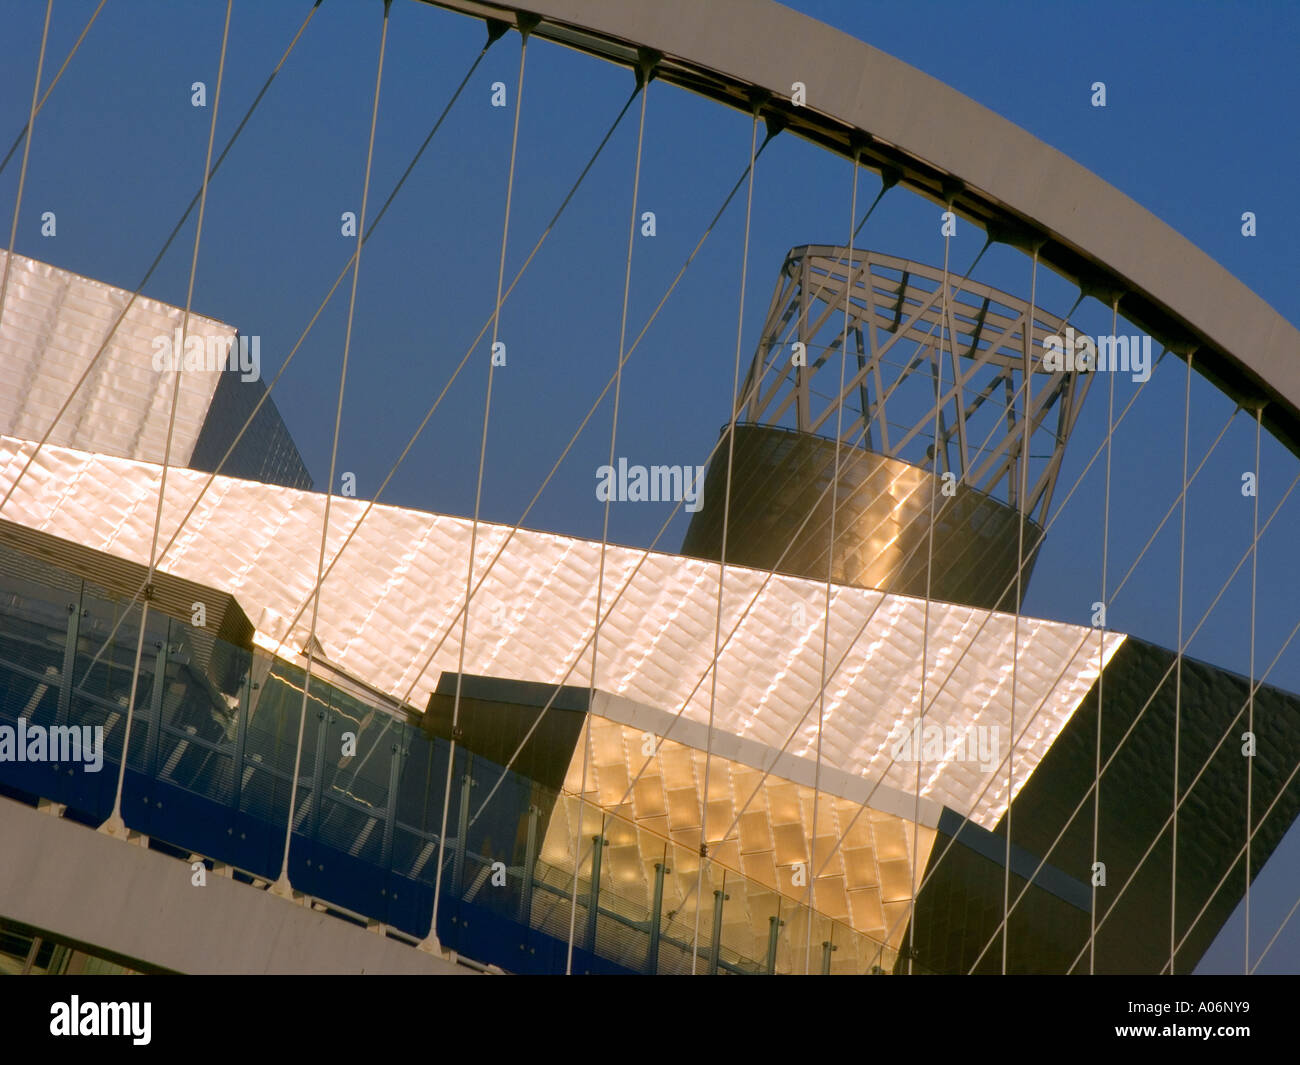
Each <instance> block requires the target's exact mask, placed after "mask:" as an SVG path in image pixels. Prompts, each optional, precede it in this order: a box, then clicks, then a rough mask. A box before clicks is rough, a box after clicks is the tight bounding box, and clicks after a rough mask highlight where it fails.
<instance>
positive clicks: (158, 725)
mask: <svg viewBox="0 0 1300 1065" xmlns="http://www.w3.org/2000/svg"><path fill="white" fill-rule="evenodd" d="M170 638H171V626H170V625H168V631H167V634H166V635H165V636H164V637H163V642H162V643H161V644H160V645H159V647H158V655H157V657H156V658H155V659H154V673H153V691H152V692H151V693H150V697H149V714H150V721H149V758H148V760H147V762H146V765H148V767H149V770H148V772H149V776H150V778H151V779H156V778H157V776H158V743H159V740H160V738H161V734H162V712H163V689H164V687H166V681H167V651H168V649H169V648H168V641H169V640H170Z"/></svg>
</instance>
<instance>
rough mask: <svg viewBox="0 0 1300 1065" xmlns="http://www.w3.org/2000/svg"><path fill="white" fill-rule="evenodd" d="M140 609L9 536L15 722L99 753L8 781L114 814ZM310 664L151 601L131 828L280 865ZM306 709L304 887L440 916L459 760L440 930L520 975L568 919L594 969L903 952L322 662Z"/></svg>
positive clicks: (424, 920)
mask: <svg viewBox="0 0 1300 1065" xmlns="http://www.w3.org/2000/svg"><path fill="white" fill-rule="evenodd" d="M138 624H139V611H138V609H136V608H133V609H131V610H127V609H126V603H125V601H124V600H123V599H122V598H121V597H115V596H114V595H111V594H109V593H108V592H105V591H104V590H103V589H100V588H97V587H96V586H95V585H94V584H93V583H91V582H89V581H87V580H84V579H82V578H80V577H78V576H76V575H75V574H72V573H70V572H67V571H65V570H62V569H59V568H57V567H55V566H53V565H51V564H48V563H46V562H43V561H39V560H36V559H34V558H31V557H29V556H27V555H24V554H21V553H19V552H16V551H14V550H12V549H10V548H7V547H0V726H8V727H11V728H13V729H15V730H17V729H19V728H28V729H30V728H32V727H35V726H40V727H41V728H45V729H50V728H51V727H54V726H62V727H65V728H67V727H70V726H90V727H91V728H92V729H93V728H95V727H96V726H98V727H100V728H102V730H103V731H102V736H103V752H102V753H103V761H102V766H101V768H100V769H99V770H98V771H96V772H88V771H86V767H85V766H83V765H75V764H69V763H67V762H57V761H49V760H43V761H25V760H24V761H19V760H16V759H13V760H0V794H4V795H6V796H8V797H9V798H11V799H18V800H20V801H25V802H28V803H36V802H37V801H39V800H47V801H50V802H54V803H58V804H62V805H64V806H66V811H65V813H64V816H65V817H68V818H71V819H74V820H77V821H80V822H82V823H85V824H88V825H99V824H101V823H102V822H103V821H104V820H105V819H106V818H107V817H108V815H109V814H110V813H111V811H112V807H113V799H114V789H115V786H116V780H117V774H118V767H119V765H120V759H121V755H122V743H123V737H124V734H125V732H126V710H127V703H128V699H129V694H130V689H131V675H132V667H133V663H134V657H135V648H136V641H137V638H138V635H139V629H138ZM324 668H326V667H322V669H324ZM304 680H305V675H304V671H303V670H302V669H301V668H300V667H298V666H295V665H292V664H290V663H287V662H285V661H283V660H281V659H278V658H274V657H272V656H270V655H268V654H266V653H265V652H263V651H261V650H258V649H253V648H251V647H239V646H236V645H233V644H230V643H227V642H225V641H222V640H219V639H216V638H214V637H212V636H210V635H209V634H208V633H207V632H206V631H205V630H203V629H201V628H197V629H196V628H194V627H192V626H190V625H187V624H184V623H182V622H180V621H178V620H176V619H173V618H169V617H167V616H164V615H162V614H159V613H156V612H152V611H151V612H150V616H149V620H148V623H147V629H146V632H145V634H144V654H143V656H142V660H141V667H140V674H139V680H138V684H137V688H136V699H135V709H134V714H133V719H132V725H131V740H130V750H129V752H128V754H127V768H126V773H125V780H124V785H123V793H122V816H123V819H124V820H125V822H126V824H127V825H128V826H129V827H130V828H131V829H133V830H135V831H137V832H139V833H142V834H143V835H145V836H148V837H149V839H150V846H151V847H153V848H154V849H157V850H161V851H164V852H166V853H172V854H174V855H176V856H177V857H179V858H183V859H186V860H188V859H189V857H190V855H191V854H197V855H200V856H202V857H204V858H206V859H209V860H210V861H212V862H219V863H222V864H224V865H227V866H230V867H231V869H232V871H233V875H234V876H235V877H236V878H237V879H240V880H242V881H244V882H245V883H247V884H249V885H255V886H257V887H266V886H267V884H268V883H269V882H271V881H273V880H275V879H276V878H277V877H278V876H279V872H280V867H281V862H282V860H283V853H284V852H283V846H284V838H285V828H286V822H287V820H288V816H289V803H290V794H291V792H292V791H293V767H294V757H295V751H296V744H297V738H298V729H299V722H300V715H301V711H302V707H303V688H304ZM306 706H307V713H306V719H305V722H304V730H303V746H302V759H301V766H300V771H299V777H298V788H297V792H296V801H295V803H294V813H293V832H292V836H291V843H290V850H289V863H288V865H289V874H290V879H291V881H292V883H293V886H294V888H295V890H296V891H298V892H301V893H303V894H305V895H308V896H310V897H312V898H313V899H314V900H316V901H317V902H319V903H321V904H323V905H324V906H325V907H326V908H328V909H329V910H330V911H331V912H333V913H334V914H335V915H336V916H339V917H340V918H342V919H345V920H351V921H354V922H357V923H363V924H364V923H369V922H378V923H381V924H383V925H385V926H387V927H388V928H389V929H390V930H391V931H395V932H398V933H402V934H405V935H406V936H408V937H410V938H411V939H412V940H418V939H421V938H423V937H424V936H425V935H426V934H427V933H428V931H429V926H430V918H431V915H432V911H433V899H434V887H435V879H436V873H437V855H438V850H439V832H440V829H441V824H440V822H441V817H442V807H443V795H444V789H445V788H446V787H447V775H448V772H449V771H450V773H451V802H450V805H449V808H448V817H447V829H446V838H445V842H444V844H443V871H442V885H441V896H440V906H439V912H438V925H437V931H438V936H439V939H440V941H441V942H442V943H443V944H444V945H445V946H447V947H450V948H452V949H455V950H457V951H458V952H460V953H461V954H464V955H465V956H467V957H470V958H474V959H476V960H478V961H481V962H484V963H488V964H496V965H498V966H500V967H501V968H502V969H505V970H507V971H515V972H537V973H547V972H563V971H565V969H566V965H567V964H568V939H569V929H570V924H571V923H572V924H573V927H574V936H573V939H574V951H573V959H572V967H573V970H574V971H575V972H591V973H680V972H691V971H696V972H701V973H703V972H719V973H737V974H745V973H753V974H762V973H789V972H803V971H806V970H807V971H812V972H823V971H825V972H859V973H870V972H888V971H891V970H892V969H893V968H894V965H895V963H896V960H897V954H896V952H895V951H893V950H891V949H890V948H889V947H888V946H887V945H886V944H885V943H883V942H881V941H878V940H876V939H873V938H872V937H870V936H866V935H863V934H862V933H860V932H855V931H854V930H853V929H852V928H851V927H849V926H848V925H847V924H846V923H844V922H841V921H835V920H831V919H830V918H828V917H826V916H825V915H823V914H820V913H815V912H812V911H811V910H809V909H808V908H807V907H806V906H804V905H802V904H801V902H800V901H799V899H798V898H796V897H794V896H792V895H790V894H784V893H782V892H780V891H777V890H774V889H773V887H772V885H771V884H769V883H763V882H760V881H755V880H751V879H749V878H747V877H745V876H743V875H741V874H740V873H738V872H736V871H735V870H733V869H729V868H724V867H723V866H722V865H720V864H718V863H716V862H713V861H711V860H710V859H708V858H702V857H701V856H700V855H699V853H698V851H697V850H693V849H691V848H689V847H685V846H682V845H680V844H679V843H677V842H674V841H672V840H670V839H669V838H667V837H666V836H662V835H657V834H655V833H653V832H651V831H650V830H649V829H647V828H646V827H645V826H643V825H638V824H637V823H636V822H635V821H634V820H632V819H630V818H625V817H622V816H619V815H618V814H617V813H615V812H612V811H609V810H605V809H602V808H601V807H600V806H599V805H596V804H595V803H593V802H590V801H587V800H586V799H585V798H583V797H580V796H578V795H575V794H569V793H565V792H563V791H561V790H560V789H557V788H555V787H551V786H547V785H546V784H543V783H541V782H539V781H537V780H535V779H533V778H531V777H529V776H525V775H522V774H520V773H517V772H514V771H513V770H506V769H504V768H503V767H502V766H501V765H500V764H499V763H498V762H495V761H492V760H491V759H489V758H486V757H484V756H482V755H479V754H475V753H473V752H471V751H469V750H468V749H466V747H465V746H464V745H460V746H458V747H457V749H456V752H455V761H454V764H453V763H452V761H451V757H450V755H451V746H450V743H449V742H448V741H447V740H446V739H444V738H443V737H440V736H437V735H432V734H431V733H430V731H429V730H428V729H426V728H424V727H422V722H421V720H420V715H418V714H416V713H412V712H404V711H402V710H401V709H400V708H395V707H393V706H391V705H388V704H387V702H386V700H385V699H384V698H383V697H381V696H378V695H373V694H371V693H368V692H367V691H366V690H365V689H363V688H362V687H361V686H359V685H357V684H354V683H352V682H350V681H348V680H347V678H344V677H335V676H332V675H331V676H328V677H324V676H320V675H317V674H316V673H315V672H314V673H313V676H312V678H311V682H310V685H309V687H308V698H307V701H306ZM20 718H21V719H23V723H22V724H20V721H19V719H20ZM575 836H577V837H579V838H581V840H582V846H581V847H580V848H579V849H578V853H579V861H578V869H577V876H576V891H575V876H574V861H573V857H572V856H573V854H574V848H572V847H570V846H566V845H564V841H565V840H571V839H573V838H574V837H575ZM628 855H635V856H638V857H637V859H636V860H637V861H643V862H644V864H645V865H646V869H645V873H646V875H645V876H644V877H636V878H633V879H635V881H636V882H635V883H633V882H631V879H629V878H628V877H627V876H626V875H625V874H626V870H627V869H628V868H629V865H628V861H627V856H628ZM620 859H621V860H620ZM646 885H649V887H648V888H647V886H646ZM250 890H252V887H251V886H250ZM575 898H576V903H575ZM697 925H698V928H699V936H698V940H697V939H696V928H697ZM693 942H698V944H699V945H698V947H696V948H694V949H693V948H692V943H693Z"/></svg>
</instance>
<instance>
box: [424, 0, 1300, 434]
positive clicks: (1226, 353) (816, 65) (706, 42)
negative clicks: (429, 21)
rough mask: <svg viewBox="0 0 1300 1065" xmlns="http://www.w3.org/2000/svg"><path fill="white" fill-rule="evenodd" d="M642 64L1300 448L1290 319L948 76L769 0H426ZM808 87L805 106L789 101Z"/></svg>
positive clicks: (1297, 372)
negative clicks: (825, 152)
mask: <svg viewBox="0 0 1300 1065" xmlns="http://www.w3.org/2000/svg"><path fill="white" fill-rule="evenodd" d="M424 2H426V3H430V4H433V5H435V6H437V7H441V8H446V9H449V10H453V11H459V12H462V13H464V14H468V15H473V16H477V17H480V18H485V19H497V20H501V21H504V22H507V23H509V24H511V25H517V24H518V19H519V16H521V15H523V16H525V17H528V16H533V17H536V18H539V19H540V21H539V22H538V24H537V25H536V27H535V28H534V29H532V31H531V32H532V33H533V34H535V35H537V36H540V37H543V38H546V39H548V40H552V41H555V42H558V43H561V44H564V45H567V46H570V47H573V48H576V49H578V50H580V51H584V52H587V53H589V54H591V55H595V56H599V57H601V58H603V59H606V60H609V61H612V62H616V63H620V64H623V65H627V66H632V65H635V63H636V61H637V53H638V49H643V48H644V49H650V50H652V51H654V52H657V53H659V54H660V55H661V56H662V57H663V58H662V60H661V61H660V63H659V66H658V67H657V68H656V77H657V78H659V80H662V81H667V82H669V83H671V84H675V85H679V86H681V87H684V88H687V89H690V90H692V91H694V92H698V93H701V94H703V95H706V96H709V97H712V98H714V99H716V100H718V101H720V102H723V103H726V104H728V105H730V106H733V107H737V108H740V109H743V110H749V109H750V108H751V107H753V106H756V105H758V104H761V106H762V114H763V115H764V117H765V118H767V119H768V120H769V121H770V122H775V123H778V124H781V125H784V126H785V127H786V128H788V129H789V130H790V131H791V132H793V133H796V134H798V135H799V136H802V137H806V138H808V139H810V140H813V141H816V142H817V143H820V144H822V145H823V146H824V147H826V148H828V149H830V150H832V151H835V152H838V153H839V154H842V155H845V156H851V155H852V153H853V151H854V149H855V147H857V148H860V149H861V151H862V157H861V158H862V162H863V165H864V166H867V167H870V168H872V169H874V170H877V171H880V170H892V171H893V172H895V173H896V174H897V176H898V177H899V180H900V182H901V183H902V184H904V185H906V186H907V187H908V188H910V189H911V190H913V191H914V192H916V193H918V194H920V195H923V196H926V197H928V198H929V199H931V200H934V201H935V202H937V203H944V204H949V203H950V204H951V205H952V209H953V210H954V211H956V212H957V213H958V214H960V215H962V216H963V217H965V218H967V219H968V220H970V221H973V222H975V223H976V224H978V225H980V226H981V227H983V228H984V229H985V230H987V232H988V234H989V236H990V237H992V238H993V239H994V240H997V241H1001V242H1004V243H1009V244H1014V245H1016V246H1019V247H1022V248H1031V247H1033V246H1035V245H1040V250H1039V258H1040V259H1041V260H1042V262H1044V263H1045V264H1047V265H1048V266H1050V267H1051V268H1052V269H1054V270H1055V271H1056V272H1058V273H1060V274H1061V275H1063V276H1064V277H1066V278H1069V279H1070V280H1071V281H1073V282H1075V283H1076V284H1078V285H1079V286H1080V287H1081V288H1082V289H1083V290H1084V291H1085V292H1087V293H1088V294H1090V295H1093V296H1096V297H1097V298H1099V299H1100V300H1102V302H1104V303H1109V302H1110V300H1111V298H1112V296H1113V295H1118V296H1119V297H1120V302H1119V308H1120V312H1121V313H1122V314H1123V315H1124V317H1125V318H1127V319H1128V320H1129V321H1131V322H1133V323H1134V324H1135V325H1137V326H1139V327H1140V328H1142V329H1144V330H1146V331H1147V332H1149V333H1150V334H1151V335H1152V336H1153V337H1155V338H1156V339H1157V340H1159V341H1160V342H1161V343H1163V344H1166V345H1168V346H1169V347H1170V348H1171V349H1172V350H1173V351H1174V352H1176V353H1177V354H1180V355H1184V356H1185V355H1187V354H1188V353H1189V352H1193V351H1194V352H1195V358H1196V368H1197V370H1198V371H1199V372H1200V373H1202V374H1204V375H1205V376H1206V377H1207V378H1209V379H1210V380H1211V381H1212V382H1214V384H1215V385H1217V386H1218V387H1219V388H1220V389H1222V390H1223V391H1224V392H1225V393H1226V394H1227V395H1229V396H1231V397H1232V398H1233V399H1234V400H1236V401H1237V402H1239V403H1241V404H1242V405H1243V406H1255V405H1258V404H1266V406H1265V408H1264V412H1263V422H1264V425H1265V427H1266V428H1267V429H1268V430H1269V431H1270V432H1271V433H1272V434H1273V435H1274V436H1276V437H1277V438H1278V439H1279V440H1280V441H1281V442H1282V443H1283V444H1284V445H1285V446H1286V447H1288V448H1289V449H1290V450H1291V451H1292V452H1293V453H1295V454H1297V455H1300V330H1297V328H1296V327H1295V326H1294V325H1292V324H1291V323H1290V322H1289V321H1287V320H1286V319H1285V318H1283V317H1282V316H1281V315H1280V314H1279V313H1278V312H1277V311H1276V310H1274V309H1273V308H1272V307H1271V306H1269V304H1267V303H1266V302H1264V300H1262V299H1261V298H1260V297H1259V296H1257V295H1256V294H1255V293H1254V292H1252V291H1251V290H1250V289H1248V288H1247V287H1246V286H1245V285H1243V284H1242V283H1241V282H1240V281H1239V280H1237V279H1236V278H1235V277H1234V276H1233V275H1232V274H1230V273H1229V272H1228V271H1227V270H1225V269H1224V268H1223V267H1222V266H1220V265H1219V264H1218V263H1216V262H1215V261H1214V260H1213V259H1211V258H1210V257H1209V256H1208V255H1206V254H1205V253H1204V252H1203V251H1201V250H1200V249H1199V248H1197V247H1196V246H1195V245H1194V244H1192V243H1191V242H1190V241H1188V240H1187V239H1186V238H1184V237H1182V236H1180V235H1179V234H1178V233H1177V232H1175V231H1174V230H1173V229H1172V228H1171V227H1170V226H1168V225H1167V224H1165V223H1164V222H1162V221H1161V220H1160V219H1159V218H1157V217H1156V216H1155V215H1153V214H1152V213H1151V212H1150V211H1148V210H1146V209H1145V208H1144V207H1141V206H1140V205H1138V204H1137V203H1135V202H1134V201H1133V200H1131V199H1130V198H1129V197H1128V196H1125V195H1124V194H1123V193H1122V192H1120V191H1119V190H1118V189H1116V188H1114V187H1113V186H1112V185H1110V184H1108V183H1107V182H1105V181H1103V180H1102V179H1101V178H1100V177H1098V176H1097V175H1096V174H1094V173H1092V172H1091V171H1090V170H1088V169H1087V168H1086V167H1083V166H1081V165H1080V164H1078V163H1076V162H1074V161H1073V160H1072V159H1070V158H1069V157H1068V156H1066V155H1065V154H1063V153H1062V152H1060V151H1058V150H1056V149H1055V148H1052V147H1050V146H1049V145H1047V144H1044V143H1043V142H1042V141H1040V140H1038V138H1036V137H1034V136H1032V135H1031V134H1029V133H1028V132H1026V131H1025V130H1023V129H1021V128H1020V127H1019V126H1016V125H1015V124H1014V123H1012V122H1009V121H1008V120H1006V119H1004V118H1002V117H1001V116H1000V115H997V114H995V113H994V112H992V111H990V110H989V109H988V108H986V107H984V106H982V105H980V104H978V103H976V102H975V101H974V100H971V99H970V98H969V97H967V96H965V95H963V94H962V93H960V92H958V91H957V90H955V89H953V88H950V87H949V86H947V85H945V84H944V83H943V82H941V81H938V80H937V79H935V78H932V77H931V76H930V75H928V74H925V73H922V72H921V71H919V70H917V69H916V68H915V67H912V66H909V65H908V64H906V63H904V62H902V61H900V60H898V59H895V58H894V57H893V56H890V55H887V54H886V53H884V52H881V51H880V50H878V49H876V48H873V47H871V46H870V45H868V44H865V43H863V42H862V41H859V40H857V39H856V38H854V37H851V36H850V35H848V34H846V33H841V32H840V31H838V30H835V29H832V28H831V27H829V26H827V25H825V24H823V23H821V22H818V21H817V20H816V19H813V18H809V17H808V16H806V15H802V14H799V13H798V12H795V11H791V10H790V9H788V8H785V7H782V6H781V5H779V4H777V3H774V2H772V0H709V2H708V3H707V4H702V3H699V2H698V0H654V2H653V3H645V2H642V0H525V2H523V3H515V2H512V3H509V4H500V3H485V2H482V0H424ZM796 81H802V82H803V83H804V84H805V85H806V86H807V105H806V106H803V107H794V106H792V105H791V103H790V98H789V94H790V90H791V85H792V84H793V83H794V82H796Z"/></svg>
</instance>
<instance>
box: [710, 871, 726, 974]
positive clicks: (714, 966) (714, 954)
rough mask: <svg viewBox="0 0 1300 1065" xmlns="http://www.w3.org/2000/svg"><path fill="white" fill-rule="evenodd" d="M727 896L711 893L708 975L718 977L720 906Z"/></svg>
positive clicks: (724, 882) (721, 893) (715, 892)
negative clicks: (711, 911)
mask: <svg viewBox="0 0 1300 1065" xmlns="http://www.w3.org/2000/svg"><path fill="white" fill-rule="evenodd" d="M722 883H723V886H724V887H725V886H726V883H727V881H726V878H725V877H724V878H723V881H722ZM728 897H729V896H728V895H727V893H726V892H725V891H722V890H717V891H714V893H713V935H712V936H711V937H710V940H709V975H710V976H717V975H718V952H719V951H721V949H722V904H723V903H724V902H726V901H727V899H728Z"/></svg>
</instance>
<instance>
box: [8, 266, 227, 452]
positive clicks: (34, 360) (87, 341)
mask: <svg viewBox="0 0 1300 1065" xmlns="http://www.w3.org/2000/svg"><path fill="white" fill-rule="evenodd" d="M4 256H5V253H4V252H3V251H0V270H3V268H4ZM131 299H132V296H131V293H130V292H127V291H126V290H125V289H120V288H116V287H115V286H113V285H107V284H104V283H103V282H101V281H95V280H92V279H90V278H86V277H81V276H79V275H77V274H74V273H71V272H69V271H67V270H60V269H59V268H57V267H55V266H51V265H49V264H48V263H42V262H38V261H37V260H35V259H28V258H25V257H23V256H21V255H14V257H13V262H12V265H11V267H10V272H9V285H8V288H7V290H6V296H5V306H4V311H5V313H4V320H3V322H0V379H3V380H4V382H5V386H6V387H4V388H0V434H4V435H8V436H15V437H19V438H21V439H27V440H40V439H42V438H43V437H44V436H45V434H46V432H49V433H50V436H49V442H50V443H52V444H61V445H65V446H68V447H77V448H84V449H85V450H88V451H97V452H102V453H103V454H107V455H118V456H122V457H125V458H137V459H144V460H146V461H149V462H162V460H163V452H164V450H165V449H166V444H167V427H168V419H169V415H170V412H171V405H172V390H173V387H174V386H175V383H176V377H175V374H174V373H173V372H168V371H161V372H160V371H159V370H158V369H157V368H156V367H155V356H159V363H160V364H163V361H162V358H161V356H163V355H165V354H166V353H167V352H168V351H170V350H171V349H173V348H174V347H175V342H176V340H177V334H178V333H179V332H180V331H181V329H182V326H183V325H184V326H185V335H186V337H187V339H197V340H199V341H200V342H201V343H202V344H203V346H204V349H205V355H204V366H203V368H199V367H198V366H197V364H196V365H195V367H194V368H192V369H188V370H185V371H184V372H182V373H181V379H180V388H179V391H178V393H177V396H176V421H175V427H174V430H173V435H172V442H171V455H170V459H171V462H172V463H173V464H177V465H185V464H187V463H188V462H189V460H190V456H191V454H192V453H193V451H194V445H195V442H196V441H197V440H198V437H199V432H200V430H201V429H202V427H203V422H204V418H205V417H206V416H207V413H208V407H209V405H210V404H211V401H212V396H213V392H214V390H215V389H216V387H217V382H218V380H219V379H220V377H221V373H222V371H221V370H219V369H212V368H209V366H208V360H207V355H206V349H207V347H208V343H209V339H211V342H212V347H213V350H214V351H218V350H219V351H223V352H224V351H227V350H228V349H229V346H230V344H231V342H232V341H233V340H234V338H235V329H234V327H232V326H229V325H225V324H223V323H221V322H218V321H214V320H213V319H210V318H205V317H203V316H201V315H198V314H193V313H191V314H190V316H189V320H188V324H186V323H185V311H184V310H183V309H182V308H180V307H173V306H170V305H168V304H166V303H160V302H159V301H157V300H152V299H147V298H145V297H143V296H137V297H135V300H134V302H131ZM128 303H129V304H130V309H129V310H126V308H127V305H128ZM124 310H125V316H124V317H122V319H121V322H120V324H118V325H117V326H116V328H114V323H116V322H117V321H118V318H119V316H121V315H122V314H123V311H124ZM191 346H193V345H191ZM101 349H102V353H101ZM92 364H93V365H92ZM87 371H89V372H88V373H87ZM83 374H86V379H85V381H84V383H82V384H81V386H80V388H78V389H77V391H76V392H75V394H74V393H73V389H74V386H76V385H77V382H78V381H79V380H80V379H81V377H82V375H83ZM69 396H71V397H72V402H71V403H70V405H69V406H68V409H67V411H66V412H65V413H64V414H63V416H62V417H61V418H59V420H58V422H55V420H54V419H55V416H56V415H57V414H58V412H59V409H60V408H61V407H62V406H63V404H64V403H65V402H66V401H67V400H68V397H69ZM51 424H53V429H52V431H51Z"/></svg>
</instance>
